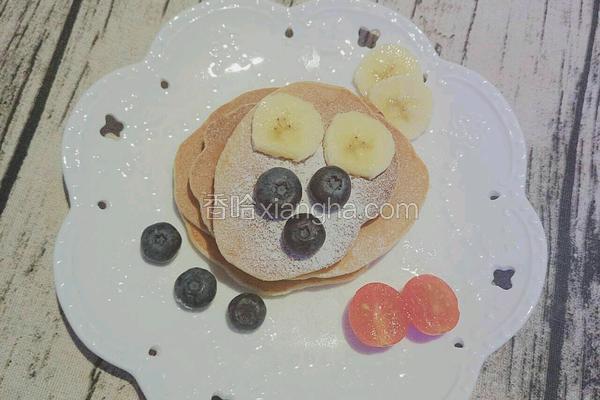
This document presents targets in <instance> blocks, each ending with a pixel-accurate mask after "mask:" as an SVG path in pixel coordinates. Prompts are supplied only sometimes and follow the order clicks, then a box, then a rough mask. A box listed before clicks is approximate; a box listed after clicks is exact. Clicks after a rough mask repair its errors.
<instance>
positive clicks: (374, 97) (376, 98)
mask: <svg viewBox="0 0 600 400" xmlns="http://www.w3.org/2000/svg"><path fill="white" fill-rule="evenodd" d="M369 100H371V102H372V103H373V104H374V105H375V107H377V108H378V109H379V110H380V111H381V112H382V113H383V116H384V117H385V119H386V120H387V121H388V122H389V123H391V124H392V125H393V126H394V127H395V128H397V129H398V130H399V131H400V132H402V133H403V134H404V136H406V137H407V138H409V139H411V140H412V139H415V138H416V137H417V136H419V135H420V134H421V133H423V131H424V130H425V129H427V127H428V126H429V122H430V121H431V113H432V109H433V98H432V95H431V90H430V89H429V88H428V87H427V86H426V85H425V84H424V83H423V82H422V81H420V80H414V79H412V78H410V77H407V76H394V77H392V78H388V79H385V80H383V81H381V82H379V83H377V84H376V85H375V86H373V87H372V88H371V90H370V91H369Z"/></svg>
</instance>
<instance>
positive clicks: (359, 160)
mask: <svg viewBox="0 0 600 400" xmlns="http://www.w3.org/2000/svg"><path fill="white" fill-rule="evenodd" d="M323 149H324V152H325V160H326V161H327V164H329V165H335V166H338V167H340V168H342V169H343V170H345V171H346V172H348V173H349V174H350V175H355V176H361V177H363V178H367V179H373V178H375V177H376V176H377V175H379V174H381V173H382V172H383V171H385V170H386V169H387V167H388V166H389V165H390V163H391V162H392V159H393V158H394V154H395V151H396V146H395V144H394V138H393V137H392V134H391V133H390V131H389V130H388V129H387V128H386V127H385V125H383V124H382V123H381V122H379V121H378V120H376V119H375V118H372V117H370V116H368V115H367V114H363V113H360V112H357V111H351V112H347V113H342V114H337V115H336V116H335V117H333V120H332V121H331V124H330V125H329V128H327V132H326V133H325V139H324V140H323Z"/></svg>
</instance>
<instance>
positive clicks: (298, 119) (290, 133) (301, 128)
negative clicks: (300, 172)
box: [252, 93, 324, 162]
mask: <svg viewBox="0 0 600 400" xmlns="http://www.w3.org/2000/svg"><path fill="white" fill-rule="evenodd" d="M323 135H324V128H323V121H322V119H321V114H319V112H318V111H317V110H316V109H315V107H314V106H313V105H312V104H311V103H309V102H307V101H305V100H302V99H300V98H298V97H296V96H292V95H289V94H287V93H274V94H272V95H269V96H267V97H265V98H264V99H263V100H262V101H261V102H260V103H259V105H258V106H257V107H256V110H255V112H254V118H253V120H252V144H253V146H254V150H256V151H258V152H261V153H264V154H267V155H269V156H273V157H279V158H284V159H288V160H292V161H296V162H299V161H302V160H305V159H306V158H308V157H310V156H311V155H313V154H314V153H315V151H316V150H317V149H318V148H319V146H320V145H321V142H322V140H323Z"/></svg>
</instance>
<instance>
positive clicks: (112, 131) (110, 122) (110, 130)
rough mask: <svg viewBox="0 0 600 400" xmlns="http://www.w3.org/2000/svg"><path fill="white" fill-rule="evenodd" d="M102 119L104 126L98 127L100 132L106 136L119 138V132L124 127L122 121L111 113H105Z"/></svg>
mask: <svg viewBox="0 0 600 400" xmlns="http://www.w3.org/2000/svg"><path fill="white" fill-rule="evenodd" d="M104 121H105V123H104V126H103V127H102V128H100V134H101V135H102V136H103V137H106V136H107V135H113V136H115V137H118V138H120V137H121V132H122V131H123V129H124V128H125V125H123V123H122V122H121V121H119V120H118V119H116V118H115V117H114V116H113V115H112V114H106V116H105V117H104Z"/></svg>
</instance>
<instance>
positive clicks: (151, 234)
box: [140, 222, 181, 264]
mask: <svg viewBox="0 0 600 400" xmlns="http://www.w3.org/2000/svg"><path fill="white" fill-rule="evenodd" d="M140 243H141V247H142V254H143V256H144V258H145V259H146V260H147V261H149V262H151V263H155V264H165V263H168V262H169V261H171V260H172V259H173V257H175V255H176V254H177V251H178V250H179V248H180V247H181V235H180V234H179V232H177V229H175V227H174V226H173V225H171V224H169V223H168V222H158V223H156V224H153V225H150V226H149V227H147V228H146V229H144V232H142V239H141V240H140Z"/></svg>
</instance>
